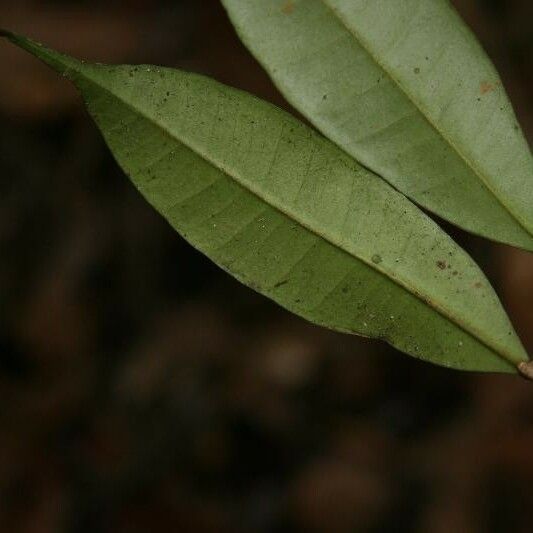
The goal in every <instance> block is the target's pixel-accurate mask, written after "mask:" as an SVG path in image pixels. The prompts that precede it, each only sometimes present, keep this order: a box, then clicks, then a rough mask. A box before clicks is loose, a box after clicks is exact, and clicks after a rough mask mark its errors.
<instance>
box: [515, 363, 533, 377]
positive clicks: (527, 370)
mask: <svg viewBox="0 0 533 533" xmlns="http://www.w3.org/2000/svg"><path fill="white" fill-rule="evenodd" d="M517 368H518V372H519V373H520V375H521V376H522V377H524V378H526V379H529V380H531V381H533V361H521V362H520V363H518V365H517Z"/></svg>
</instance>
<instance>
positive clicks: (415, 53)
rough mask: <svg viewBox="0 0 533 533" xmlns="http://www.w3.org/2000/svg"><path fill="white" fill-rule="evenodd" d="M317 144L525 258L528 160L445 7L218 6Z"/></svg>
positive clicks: (494, 77) (258, 2)
mask: <svg viewBox="0 0 533 533" xmlns="http://www.w3.org/2000/svg"><path fill="white" fill-rule="evenodd" d="M222 2H223V4H224V5H225V7H226V9H227V11H228V13H229V15H230V18H231V20H232V22H233V24H234V25H235V27H236V29H237V31H238V33H239V35H240V36H241V38H242V40H243V42H244V43H245V44H246V46H248V48H249V49H250V50H251V52H252V53H253V54H254V55H255V57H256V58H257V59H258V60H259V61H260V62H261V63H262V65H263V66H264V67H265V68H266V70H267V71H268V73H269V74H270V76H271V78H272V79H273V81H274V82H275V83H276V85H277V86H278V88H279V89H280V90H281V92H282V93H283V94H284V95H285V97H286V98H287V99H288V101H289V102H290V103H291V104H292V105H294V107H296V108H297V109H298V110H299V111H300V112H302V113H303V114H304V115H305V116H306V117H307V118H308V119H309V120H310V121H311V122H312V123H313V124H314V125H315V126H316V127H317V128H318V129H319V130H320V131H321V132H322V133H323V134H324V135H326V136H327V137H329V138H330V139H331V140H332V141H333V142H335V143H336V144H337V145H339V146H340V147H341V148H343V149H344V150H345V151H346V152H347V153H348V154H350V155H351V156H353V157H355V158H356V159H357V160H358V161H360V162H361V163H363V164H364V165H365V166H367V167H368V168H370V169H371V170H373V171H374V172H376V173H377V174H379V175H380V176H382V177H383V178H385V179H386V180H387V181H389V182H390V183H391V184H392V185H393V186H394V187H396V188H397V189H399V190H401V191H402V192H403V193H405V194H406V195H407V196H409V197H410V198H411V199H413V200H414V201H415V202H416V203H418V204H419V205H422V206H423V207H425V208H427V209H429V210H430V211H432V212H434V213H436V214H437V215H439V216H440V217H442V218H444V219H446V220H449V221H450V222H453V223H454V224H457V225H458V226H461V227H462V228H465V229H466V230H468V231H471V232H473V233H476V234H478V235H482V236H484V237H488V238H490V239H493V240H496V241H501V242H505V243H508V244H512V245H514V246H518V247H520V248H524V249H527V250H533V157H532V155H531V152H530V150H529V147H528V145H527V143H526V141H525V139H524V136H523V135H522V132H521V131H520V127H519V126H518V123H517V120H516V117H515V114H514V112H513V109H512V107H511V104H510V102H509V100H508V98H507V96H506V94H505V90H504V88H503V86H502V83H501V81H500V78H499V76H498V74H497V72H496V70H495V69H494V67H493V65H492V64H491V62H490V60H489V59H488V57H487V56H486V54H485V53H484V52H483V50H482V48H481V46H480V45H479V44H478V43H477V41H476V39H475V37H474V35H473V34H472V33H471V32H470V31H469V29H468V28H467V27H466V26H465V24H464V23H463V21H462V20H461V19H460V17H459V16H458V15H457V13H456V12H455V11H454V10H453V8H452V7H451V5H450V4H449V2H448V0H401V1H396V0H246V1H243V0H222Z"/></svg>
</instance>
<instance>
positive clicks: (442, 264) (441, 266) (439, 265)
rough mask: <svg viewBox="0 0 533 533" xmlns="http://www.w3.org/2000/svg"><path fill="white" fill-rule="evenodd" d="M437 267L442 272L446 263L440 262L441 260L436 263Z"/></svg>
mask: <svg viewBox="0 0 533 533" xmlns="http://www.w3.org/2000/svg"><path fill="white" fill-rule="evenodd" d="M437 266H438V267H439V268H440V269H441V270H444V269H445V268H446V261H442V260H439V261H437Z"/></svg>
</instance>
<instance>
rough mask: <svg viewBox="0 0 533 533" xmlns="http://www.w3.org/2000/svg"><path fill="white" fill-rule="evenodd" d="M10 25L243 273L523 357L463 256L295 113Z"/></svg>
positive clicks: (429, 338)
mask: <svg viewBox="0 0 533 533" xmlns="http://www.w3.org/2000/svg"><path fill="white" fill-rule="evenodd" d="M8 36H9V37H10V38H11V40H12V41H13V42H15V43H16V44H18V45H19V46H22V47H23V48H25V49H27V50H29V51H30V52H31V53H33V54H35V55H36V56H37V57H39V58H41V59H42V60H44V61H45V62H47V63H48V64H50V65H51V66H53V67H54V68H56V69H57V70H58V71H59V72H60V73H62V74H63V75H65V76H67V77H68V78H70V79H71V80H72V81H73V82H74V83H75V84H76V85H77V86H78V88H79V89H80V90H81V92H82V93H83V97H84V99H85V102H86V104H87V107H88V109H89V111H90V113H91V115H92V116H93V118H94V119H95V121H96V123H97V124H98V126H99V127H100V129H101V131H102V133H103V135H104V137H105V139H106V141H107V143H108V145H109V146H110V148H111V150H112V151H113V153H114V155H115V157H116V159H117V161H118V162H119V164H120V165H121V166H122V168H123V169H124V170H125V172H126V173H127V174H128V175H129V177H130V178H131V180H132V181H133V182H134V183H135V185H136V186H137V188H138V189H139V190H140V192H141V193H142V194H143V195H144V196H145V197H146V199H147V200H148V201H149V202H150V203H151V204H152V205H153V206H154V207H155V208H156V209H157V210H158V211H159V212H160V213H161V214H162V215H163V216H164V217H165V218H166V219H167V220H168V221H169V223H170V224H171V225H172V226H173V227H174V228H175V229H176V230H177V231H179V233H180V234H181V235H183V236H184V237H185V238H186V239H187V240H188V241H190V242H191V243H192V244H193V245H194V246H195V247H197V248H198V249H199V250H201V251H202V252H203V253H205V254H206V255H207V256H208V257H210V258H211V259H212V260H213V261H215V262H216V263H217V264H218V265H220V266H221V267H222V268H224V269H225V270H227V271H228V272H230V273H231V274H232V275H233V276H235V277H236V278H237V279H239V280H240V281H242V282H243V283H245V284H246V285H248V286H250V287H252V288H254V289H255V290H257V291H259V292H261V293H263V294H265V295H267V296H269V297H270V298H272V299H273V300H275V301H276V302H278V303H279V304H281V305H282V306H284V307H286V308H287V309H290V310H291V311H293V312H295V313H297V314H299V315H301V316H303V317H305V318H307V319H309V320H310V321H312V322H315V323H317V324H322V325H324V326H327V327H330V328H332V329H336V330H339V331H344V332H350V333H357V334H361V335H366V336H371V337H379V338H382V339H384V340H386V341H388V342H390V343H391V344H392V345H394V346H396V347H397V348H399V349H400V350H402V351H404V352H407V353H409V354H411V355H414V356H416V357H420V358H422V359H426V360H428V361H432V362H434V363H438V364H441V365H446V366H450V367H454V368H459V369H468V370H485V371H501V372H514V371H515V369H516V365H517V364H519V363H520V362H521V361H522V362H523V361H526V360H527V355H526V354H525V352H524V350H523V348H522V346H521V344H520V341H519V340H518V338H517V336H516V334H515V333H514V331H513V329H512V326H511V325H510V323H509V320H508V318H507V316H506V314H505V312H504V311H503V309H502V308H501V305H500V303H499V301H498V298H497V296H496V294H495V293H494V291H493V290H492V288H491V286H490V284H489V283H488V282H487V280H486V279H485V277H484V276H483V274H482V272H481V271H480V270H479V268H478V267H477V266H476V265H475V263H474V262H473V261H472V260H471V259H470V257H469V256H468V255H467V254H466V253H465V252H463V251H462V250H461V249H460V248H459V247H458V246H457V245H456V244H455V243H454V242H453V241H452V240H451V239H450V238H449V237H448V236H447V235H446V234H445V233H444V232H443V231H442V230H441V229H440V228H439V227H438V226H437V225H436V224H435V223H434V222H432V221H431V220H430V219H429V218H428V217H427V216H426V215H424V214H423V213H422V212H421V211H420V210H419V209H418V208H417V207H416V206H414V204H412V203H411V202H409V200H407V199H406V198H405V197H404V196H402V195H401V194H400V193H398V192H396V191H395V190H394V189H392V188H391V187H390V186H389V185H388V184H386V183H385V182H384V181H383V180H382V179H381V178H379V177H378V176H376V175H374V174H372V173H371V172H369V171H368V170H366V169H364V168H363V167H361V166H359V165H358V164H357V163H356V162H354V161H353V159H351V158H350V157H349V156H347V155H346V154H344V152H342V151H341V150H340V149H338V148H337V147H336V146H335V145H333V144H332V143H330V142H329V141H327V140H326V139H324V138H322V137H321V136H320V135H318V134H317V133H315V132H314V131H313V130H311V129H310V128H308V127H307V126H305V125H304V124H302V123H301V122H299V121H298V120H296V119H295V118H293V117H292V116H290V115H288V114H287V113H285V112H283V111H281V110H280V109H277V108H276V107H274V106H272V105H270V104H268V103H266V102H263V101H260V100H258V99H257V98H255V97H253V96H251V95H248V94H246V93H243V92H240V91H237V90H235V89H232V88H229V87H226V86H223V85H221V84H219V83H217V82H214V81H211V80H209V79H207V78H204V77H202V76H199V75H196V74H190V73H185V72H180V71H176V70H171V69H167V68H161V67H154V66H138V67H135V66H104V65H95V64H88V63H82V62H79V61H77V60H75V59H73V58H70V57H68V56H65V55H61V54H58V53H56V52H53V51H51V50H49V49H46V48H44V47H42V46H40V45H38V44H36V43H34V42H32V41H30V40H28V39H25V38H23V37H19V36H14V35H12V34H8Z"/></svg>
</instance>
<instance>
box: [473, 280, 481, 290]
mask: <svg viewBox="0 0 533 533" xmlns="http://www.w3.org/2000/svg"><path fill="white" fill-rule="evenodd" d="M474 287H475V288H476V289H480V288H481V287H483V284H482V283H481V281H476V283H474Z"/></svg>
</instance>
